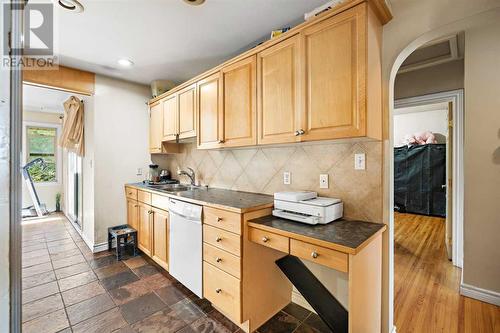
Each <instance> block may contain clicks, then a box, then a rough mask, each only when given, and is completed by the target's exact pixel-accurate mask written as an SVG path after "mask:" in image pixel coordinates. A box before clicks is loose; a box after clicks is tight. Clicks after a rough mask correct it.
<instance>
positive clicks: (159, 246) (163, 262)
mask: <svg viewBox="0 0 500 333" xmlns="http://www.w3.org/2000/svg"><path fill="white" fill-rule="evenodd" d="M152 211H153V221H152V227H153V230H152V241H153V243H152V246H151V258H153V260H154V261H156V263H158V264H159V265H160V266H161V267H163V268H164V269H166V270H168V231H169V225H168V212H166V211H164V210H161V209H156V208H152Z"/></svg>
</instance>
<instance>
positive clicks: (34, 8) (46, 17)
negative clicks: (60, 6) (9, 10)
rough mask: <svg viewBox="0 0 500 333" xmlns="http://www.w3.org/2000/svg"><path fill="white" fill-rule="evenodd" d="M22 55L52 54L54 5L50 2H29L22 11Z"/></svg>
mask: <svg viewBox="0 0 500 333" xmlns="http://www.w3.org/2000/svg"><path fill="white" fill-rule="evenodd" d="M24 22H25V23H24V32H25V33H24V55H26V56H49V55H50V56H51V55H53V54H54V6H53V5H52V3H29V2H28V4H27V5H26V7H25V12H24Z"/></svg>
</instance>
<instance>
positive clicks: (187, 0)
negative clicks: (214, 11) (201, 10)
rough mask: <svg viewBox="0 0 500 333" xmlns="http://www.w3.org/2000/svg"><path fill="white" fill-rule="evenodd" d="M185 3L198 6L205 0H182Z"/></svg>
mask: <svg viewBox="0 0 500 333" xmlns="http://www.w3.org/2000/svg"><path fill="white" fill-rule="evenodd" d="M184 2H185V3H188V4H190V5H192V6H199V5H201V4H202V3H204V2H205V0H184Z"/></svg>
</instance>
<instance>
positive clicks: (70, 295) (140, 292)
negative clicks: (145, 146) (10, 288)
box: [22, 215, 330, 333]
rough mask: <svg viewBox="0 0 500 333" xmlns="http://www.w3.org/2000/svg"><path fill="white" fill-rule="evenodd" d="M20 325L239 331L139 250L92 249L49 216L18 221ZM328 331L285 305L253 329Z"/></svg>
mask: <svg viewBox="0 0 500 333" xmlns="http://www.w3.org/2000/svg"><path fill="white" fill-rule="evenodd" d="M22 252H23V257H22V258H23V259H22V262H23V272H22V277H23V281H22V284H23V293H22V295H23V316H22V318H23V319H22V320H23V332H24V333H31V332H36V333H51V332H65V333H66V332H85V333H91V332H99V333H105V332H123V333H125V332H127V333H128V332H138V333H139V332H147V333H150V332H151V333H152V332H179V333H192V332H203V333H209V332H227V333H230V332H237V331H238V330H239V328H238V327H237V326H236V325H234V324H233V323H232V322H230V321H229V320H228V319H227V318H225V317H224V316H223V315H222V314H221V313H220V312H218V311H217V310H215V309H214V308H212V306H211V305H210V303H209V302H208V301H206V300H204V299H199V298H198V297H196V296H195V295H194V294H193V293H192V292H190V291H189V290H188V289H187V288H185V287H184V286H183V285H181V284H180V283H179V282H178V281H176V280H175V279H174V278H173V277H172V276H170V275H169V274H168V273H167V272H166V271H164V270H162V269H161V268H160V267H158V266H157V265H155V264H154V263H153V262H151V261H150V260H149V258H146V257H144V256H136V257H134V258H128V259H125V260H123V261H116V258H115V256H113V255H112V253H108V252H107V251H105V252H100V253H92V252H91V251H90V250H89V248H88V247H87V245H86V244H85V243H84V241H83V240H82V239H81V237H80V236H79V235H78V233H77V232H76V231H75V229H74V228H73V226H72V225H71V224H70V223H69V222H68V221H67V220H66V219H65V218H64V217H62V216H57V215H55V216H54V215H51V216H49V217H48V218H45V219H42V220H40V221H39V222H33V221H30V223H29V224H23V243H22ZM281 332H283V333H289V332H296V333H305V332H310V333H322V332H330V331H329V330H328V328H327V327H326V326H325V325H324V324H323V323H322V322H321V320H320V319H319V317H318V316H317V315H316V314H314V313H311V312H309V311H308V310H306V309H304V308H302V307H300V306H298V305H295V304H290V305H288V306H287V307H285V308H284V309H283V311H281V312H279V313H278V314H277V315H276V316H274V317H273V318H272V319H270V320H269V321H268V322H267V323H266V324H264V325H263V326H262V327H261V328H259V333H281Z"/></svg>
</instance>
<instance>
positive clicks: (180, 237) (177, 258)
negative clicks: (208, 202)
mask: <svg viewBox="0 0 500 333" xmlns="http://www.w3.org/2000/svg"><path fill="white" fill-rule="evenodd" d="M168 208H169V215H170V245H169V256H170V258H169V264H168V268H169V273H170V275H172V276H173V277H174V278H176V279H177V280H178V281H179V282H180V283H182V284H183V285H184V286H186V287H187V288H188V289H189V290H191V291H192V292H193V293H195V294H196V295H197V296H198V297H200V298H201V297H203V284H202V283H203V273H202V267H203V259H202V255H203V249H202V242H203V240H202V232H203V231H202V224H201V212H202V206H198V205H193V204H190V203H187V202H184V201H179V200H174V199H170V200H169V206H168Z"/></svg>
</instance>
